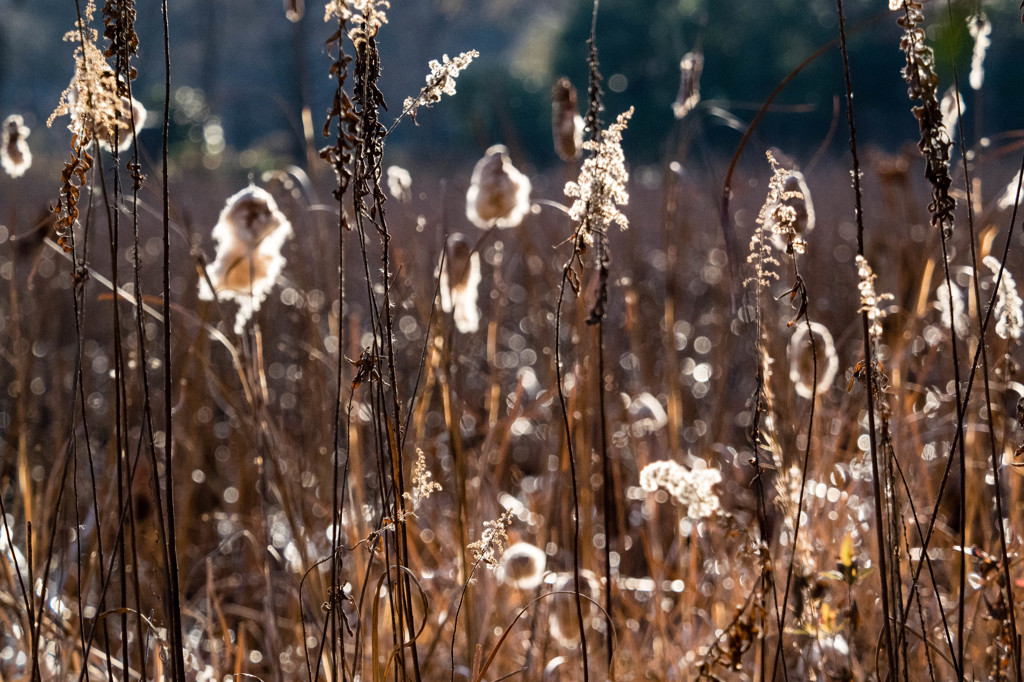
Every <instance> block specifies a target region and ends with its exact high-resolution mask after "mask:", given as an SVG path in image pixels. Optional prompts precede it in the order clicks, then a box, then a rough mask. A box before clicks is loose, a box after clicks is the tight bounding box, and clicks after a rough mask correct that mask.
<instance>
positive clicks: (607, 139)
mask: <svg viewBox="0 0 1024 682" xmlns="http://www.w3.org/2000/svg"><path fill="white" fill-rule="evenodd" d="M632 115H633V107H630V108H629V109H628V110H627V111H624V112H622V113H621V114H619V116H618V118H617V119H616V120H615V123H613V124H611V125H610V126H608V129H607V130H605V131H603V132H602V133H601V136H600V137H599V138H598V139H597V140H587V141H586V142H584V143H583V148H584V149H585V150H587V151H589V152H592V154H590V156H588V157H587V158H586V159H585V160H584V161H583V167H582V168H580V175H579V179H577V180H576V182H569V183H566V185H565V196H567V197H569V198H570V199H575V201H573V203H572V206H570V207H569V217H570V218H572V221H573V222H574V223H575V224H576V225H577V226H578V227H579V228H580V229H581V230H582V233H581V236H582V238H583V240H584V241H586V242H587V243H592V242H593V240H594V233H595V232H601V231H604V230H606V229H607V228H608V226H609V225H611V224H612V223H617V224H618V226H619V227H620V228H621V229H623V230H625V229H626V228H627V227H629V220H628V219H627V218H626V216H625V214H623V213H622V211H620V210H619V206H625V205H626V204H628V203H629V192H627V191H626V183H627V182H629V172H628V171H627V170H626V156H625V154H623V152H622V133H623V131H624V130H625V129H626V125H627V124H628V123H629V119H630V117H631V116H632Z"/></svg>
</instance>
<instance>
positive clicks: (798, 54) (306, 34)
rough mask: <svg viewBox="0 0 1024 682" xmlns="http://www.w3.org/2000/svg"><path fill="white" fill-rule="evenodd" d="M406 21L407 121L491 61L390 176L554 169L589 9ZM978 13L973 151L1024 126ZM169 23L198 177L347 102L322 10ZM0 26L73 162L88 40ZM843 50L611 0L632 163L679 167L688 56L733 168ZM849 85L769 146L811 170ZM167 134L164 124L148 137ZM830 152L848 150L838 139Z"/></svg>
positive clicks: (868, 121) (992, 11)
mask: <svg viewBox="0 0 1024 682" xmlns="http://www.w3.org/2000/svg"><path fill="white" fill-rule="evenodd" d="M980 4H981V5H982V8H983V9H984V11H985V12H986V13H987V14H988V15H989V18H990V20H991V21H992V24H993V33H992V40H993V43H994V45H995V46H997V47H999V49H993V50H992V51H991V53H990V56H989V58H988V61H987V62H986V68H987V76H986V89H987V90H991V91H994V92H1000V93H1004V97H1003V99H1002V101H1004V102H1005V101H1015V99H1020V98H1013V97H1012V96H1011V97H1005V93H1013V92H1017V93H1021V94H1024V93H1022V92H1021V91H1022V87H1021V79H1020V74H1019V69H1018V65H1017V64H1016V63H1014V62H1013V60H1012V58H1011V56H1010V55H1015V54H1020V53H1021V48H1024V30H1022V27H1021V23H1020V17H1019V15H1018V12H1017V8H1016V6H1015V5H1014V4H1013V3H987V2H986V3H980ZM403 5H405V6H403V7H402V11H401V12H393V13H392V17H393V19H392V23H391V24H389V25H388V26H387V27H386V29H385V30H384V31H382V32H381V36H380V42H381V51H382V54H383V60H384V64H383V66H384V72H385V75H384V78H383V80H382V85H383V87H384V90H385V96H386V97H387V101H388V102H390V103H391V105H392V110H393V113H397V112H396V111H394V110H395V109H397V107H398V106H399V105H400V103H401V101H402V100H403V99H404V98H405V97H406V96H409V95H410V94H414V93H415V92H416V91H418V90H419V88H420V87H421V86H422V84H423V79H424V76H425V75H426V73H427V66H426V65H427V61H428V60H430V59H436V58H439V57H440V56H441V54H443V53H449V54H452V55H454V54H458V53H459V52H461V51H465V50H468V49H477V50H479V51H480V54H481V57H480V59H479V60H478V61H477V62H476V63H474V65H473V67H472V68H471V69H469V70H468V71H467V73H466V74H464V76H463V77H462V78H461V79H460V82H459V85H458V88H459V91H460V96H459V97H456V98H454V99H452V100H451V101H448V102H445V104H444V106H440V107H436V108H434V109H433V110H429V111H424V112H423V113H422V114H421V115H420V119H419V122H420V126H419V128H416V127H414V126H411V125H410V126H402V127H400V128H399V129H398V130H397V131H396V134H395V137H394V139H393V140H392V144H391V145H390V146H389V150H390V153H392V154H394V155H395V159H394V160H395V161H396V162H399V163H402V162H405V163H409V164H410V165H415V160H416V158H417V157H426V158H430V159H431V160H432V162H435V163H442V164H444V163H453V164H458V165H459V167H461V166H462V165H464V164H465V163H466V162H467V161H468V160H470V159H473V158H476V157H477V156H479V154H480V153H481V152H482V151H483V149H485V148H486V147H488V146H489V145H491V144H493V143H495V142H502V143H504V144H506V145H508V146H509V148H510V149H511V151H512V153H513V156H515V157H518V158H520V159H522V160H523V161H524V162H526V163H529V164H531V165H533V166H536V167H547V166H552V165H555V164H556V163H557V158H556V157H555V155H554V152H553V150H552V149H551V143H550V139H551V134H550V125H551V124H550V87H551V84H552V83H553V82H554V80H555V79H556V78H557V77H558V76H560V75H568V76H569V77H570V78H571V79H572V80H573V82H574V83H575V84H576V86H577V88H579V89H580V90H581V91H583V90H584V89H585V87H586V70H585V62H584V59H585V56H586V44H585V41H586V37H587V35H588V33H589V30H590V20H591V8H592V3H591V2H590V0H545V1H544V2H540V1H539V0H514V1H509V0H474V1H472V2H470V1H468V0H419V1H417V2H415V3H403ZM978 8H979V2H977V1H975V2H954V3H953V5H952V10H951V12H950V11H947V7H946V4H945V3H928V4H927V5H926V12H927V13H928V18H929V22H930V28H929V38H930V39H931V40H932V42H933V44H934V45H935V47H936V48H937V49H936V52H937V55H938V59H939V68H940V73H941V74H942V75H943V85H942V87H943V89H945V87H948V86H949V85H951V84H952V73H953V69H952V66H953V64H954V61H951V55H955V64H956V66H957V67H958V70H959V74H960V80H961V81H962V84H961V88H960V89H961V91H962V92H964V94H965V97H966V104H967V121H968V128H967V130H968V134H969V136H973V135H975V134H976V133H977V132H978V131H976V130H975V128H974V127H973V126H974V122H973V118H972V117H973V116H974V115H975V114H976V112H978V111H979V109H980V110H982V111H984V112H985V121H984V125H983V130H982V131H980V132H981V133H992V132H996V131H1001V130H1006V129H1009V128H1016V127H1019V119H1020V113H1019V111H1017V110H1015V109H1013V108H1010V109H1007V108H1005V107H1004V108H1000V109H992V110H988V109H985V108H984V107H980V108H979V107H978V106H977V105H978V102H976V101H975V97H973V96H972V93H971V94H969V93H968V92H967V91H968V89H969V88H968V87H967V84H966V72H967V69H968V68H969V63H970V53H971V47H972V41H971V39H970V36H969V35H968V33H967V28H966V21H965V19H966V17H967V16H968V15H969V14H971V13H972V12H975V11H977V10H978ZM846 10H847V13H848V21H849V25H850V26H851V27H856V26H858V25H861V24H864V23H865V22H870V20H871V19H873V18H877V20H876V21H873V22H870V23H867V25H865V26H863V27H862V28H860V29H859V30H856V31H855V32H854V33H853V35H852V36H851V50H852V51H853V55H852V57H853V63H854V64H855V67H854V73H853V76H854V79H855V83H854V86H855V91H856V95H857V97H858V103H859V105H860V108H859V110H858V116H859V121H858V125H859V127H860V128H861V130H862V133H863V134H864V136H865V141H867V142H869V143H870V142H873V141H874V142H877V143H878V144H885V145H886V146H893V145H894V144H896V145H898V143H899V142H901V141H902V140H905V139H914V138H915V134H916V130H915V123H914V121H913V119H912V117H911V116H910V115H909V113H908V115H907V116H906V117H904V118H902V119H899V120H893V119H892V116H891V114H888V113H886V114H883V113H882V112H883V111H886V110H885V109H883V105H884V103H886V102H889V103H891V102H892V101H894V100H893V98H894V97H897V98H898V97H905V93H904V89H905V85H904V83H903V80H902V78H901V76H900V74H899V69H900V66H901V64H902V63H903V57H902V55H901V53H900V52H899V51H898V49H897V47H896V45H897V44H898V35H899V28H898V27H897V26H896V24H895V17H894V16H892V15H891V13H889V12H888V11H887V7H886V5H885V3H882V2H878V1H874V0H871V1H869V0H851V1H849V2H847V3H846ZM170 11H171V13H172V16H171V25H172V26H176V27H178V28H177V30H176V32H175V33H174V34H173V35H172V36H171V40H172V46H171V47H172V51H173V60H174V64H173V83H174V88H175V97H174V101H173V102H172V110H173V130H172V135H173V141H176V142H178V143H179V144H177V146H176V149H177V151H178V152H179V153H185V152H184V150H185V147H186V146H188V145H184V144H180V143H182V142H185V141H186V140H188V141H191V142H193V143H194V142H202V143H203V149H204V150H205V152H204V159H193V160H192V161H195V162H200V161H201V162H203V163H205V164H206V165H207V166H210V165H219V164H224V163H225V162H226V163H227V165H228V166H229V167H230V166H231V165H232V164H237V166H238V167H239V168H240V169H243V170H244V169H246V168H249V169H255V170H259V169H260V167H261V166H266V167H269V166H272V165H275V164H279V163H280V162H282V161H288V162H296V161H300V160H301V159H302V156H303V145H302V120H301V105H302V102H303V101H307V102H309V104H310V111H311V113H312V124H313V129H314V130H318V129H319V128H320V126H321V122H322V119H323V117H324V115H325V112H326V108H327V102H328V96H329V93H330V91H331V88H332V87H333V86H332V83H331V81H330V79H329V78H328V77H327V73H326V67H327V65H328V59H327V57H326V56H325V55H324V52H323V47H322V42H323V39H324V38H325V37H326V36H327V34H328V29H327V27H325V26H324V25H323V22H322V18H323V17H322V8H321V7H320V4H319V3H317V2H313V3H309V4H308V5H307V11H306V14H305V16H304V17H303V18H302V20H301V21H299V22H297V23H293V22H290V21H288V20H287V19H286V18H285V12H284V8H283V6H282V3H281V2H280V0H219V1H218V2H208V1H207V0H178V1H176V2H172V3H170ZM0 16H2V17H3V21H0V103H2V109H3V111H4V112H6V113H10V112H14V111H17V112H20V113H22V114H23V115H25V116H26V122H27V123H28V124H29V125H30V126H31V127H32V128H33V130H36V131H37V133H34V135H38V136H37V137H35V138H34V143H35V144H36V145H49V144H50V143H52V144H54V145H56V144H59V145H61V146H63V144H64V142H63V141H61V140H62V139H63V138H62V137H59V136H54V135H53V131H51V132H50V133H49V137H47V135H48V134H47V133H45V132H43V129H42V127H41V125H40V124H41V123H42V122H43V121H45V119H46V118H47V116H48V115H49V113H50V112H51V111H52V110H53V108H54V106H55V105H56V102H57V98H58V95H59V93H60V91H61V90H62V89H63V88H64V87H65V86H66V84H67V82H68V80H69V79H70V76H71V72H72V59H71V53H72V50H73V46H72V45H70V44H62V43H61V42H60V36H61V35H63V33H64V32H66V31H67V30H69V29H70V28H71V27H72V24H73V21H74V19H75V3H74V2H71V1H70V0H0ZM181 27H186V28H185V29H183V28H181ZM138 31H139V34H140V42H141V45H142V48H141V53H140V60H139V73H140V77H139V80H138V81H137V83H136V85H135V87H136V89H137V96H139V98H140V99H141V100H142V101H143V102H144V103H145V104H147V105H148V106H149V107H150V108H154V107H156V108H159V104H160V100H161V97H162V69H163V67H162V62H161V60H162V55H161V54H160V50H159V49H158V47H159V46H160V44H161V39H160V33H159V31H160V17H159V12H158V11H157V8H156V7H153V8H149V7H141V8H140V9H139V16H138ZM835 37H836V18H835V5H834V3H832V2H829V1H828V0H815V1H813V2H808V1H807V0H777V1H774V2H771V3H760V2H748V1H743V0H646V1H645V2H636V1H635V0H603V1H602V3H601V12H600V16H599V20H598V42H599V47H600V59H601V69H602V72H603V74H604V76H605V83H604V90H605V94H606V107H607V112H606V114H605V118H606V120H607V119H609V118H610V117H612V116H614V114H615V113H617V112H619V111H622V110H624V109H626V108H627V107H628V106H631V105H635V106H636V115H635V117H634V120H633V123H632V125H631V126H630V134H629V135H628V136H627V139H626V141H625V144H626V152H627V156H628V158H630V159H631V160H632V161H633V162H642V163H653V162H657V161H659V160H661V159H663V158H664V157H665V155H666V154H667V153H670V151H669V150H668V149H666V148H665V147H666V142H665V140H667V139H669V138H670V137H671V136H669V135H667V134H666V131H667V130H668V129H670V127H671V126H673V125H675V120H674V118H673V116H672V111H671V104H672V102H673V100H674V99H675V95H676V91H677V89H678V85H679V60H680V58H681V57H682V56H683V55H684V54H685V53H686V52H688V51H691V50H694V49H698V50H701V51H702V52H703V53H704V58H705V66H704V73H703V78H702V82H701V87H702V95H703V104H702V106H701V107H700V108H699V109H698V110H697V111H695V112H694V113H693V114H691V116H690V117H688V120H687V121H686V125H687V126H696V128H695V131H696V132H697V134H696V135H695V139H697V140H698V141H699V142H700V143H701V144H702V145H703V146H704V147H705V148H707V149H710V150H712V151H713V152H716V151H717V152H723V153H724V152H728V151H730V150H731V149H732V147H733V146H734V145H735V144H736V142H737V141H738V139H739V133H738V132H737V131H736V130H735V128H737V127H741V126H742V125H745V124H746V123H747V122H749V121H750V119H751V118H752V117H753V115H754V113H755V111H756V109H757V107H758V106H759V105H760V103H761V102H762V101H763V100H764V98H765V97H766V96H767V95H768V94H769V93H770V92H771V90H772V89H773V88H774V87H775V86H776V85H777V84H778V83H779V81H780V80H781V79H782V78H783V77H784V76H785V75H786V74H787V73H789V72H790V71H792V70H793V69H794V68H796V67H797V66H798V65H800V64H801V62H803V61H804V60H805V59H806V58H807V57H808V56H810V55H811V54H813V53H814V52H815V51H816V50H818V49H819V48H820V47H822V46H824V45H826V44H828V43H829V41H831V40H833V39H834V38H835ZM841 87H842V79H841V77H840V63H839V54H838V50H837V49H830V50H828V51H827V52H826V53H825V54H824V55H823V56H822V57H821V58H820V59H818V60H816V61H815V62H814V63H813V64H811V65H810V66H808V67H807V68H806V69H805V70H804V72H803V73H801V74H800V75H799V76H798V77H797V78H796V79H795V80H794V81H793V82H792V83H791V85H790V86H789V87H788V88H787V89H786V91H785V92H784V93H783V95H782V96H781V97H780V98H779V100H778V101H777V103H776V107H775V108H774V110H773V111H772V112H771V114H770V115H769V116H768V117H767V118H766V120H765V121H764V124H763V127H762V131H761V138H762V140H764V141H766V144H767V143H770V144H772V145H777V146H779V147H782V148H784V149H787V150H791V151H792V152H793V153H795V154H796V155H797V156H801V155H803V156H809V155H811V154H813V152H814V150H816V149H817V148H818V147H819V146H820V145H821V144H822V143H823V141H825V140H827V139H828V136H829V130H830V128H831V126H832V121H833V119H834V118H835V117H836V116H842V115H843V114H842V112H841V110H839V109H837V105H835V104H834V102H835V101H836V98H837V97H838V96H839V95H840V94H841V92H840V91H841ZM982 92H984V91H982ZM839 101H841V98H840V100H839ZM908 106H909V103H908ZM889 111H891V109H889ZM158 120H159V117H153V118H152V119H151V125H158V123H157V122H158ZM147 132H148V133H150V134H148V135H147ZM691 132H692V131H691ZM156 137H157V135H156V134H155V129H154V130H151V131H144V133H143V135H142V144H143V145H146V144H147V143H151V142H153V141H154V140H155V139H156ZM969 139H970V138H969ZM319 143H320V140H319V139H315V140H314V144H316V145H319ZM831 144H832V146H833V148H835V149H837V150H838V149H841V148H845V133H843V132H842V128H840V129H839V133H838V134H837V135H836V136H835V137H834V138H833V139H832V142H831ZM835 145H841V146H840V147H837V146H835ZM453 150H454V151H453ZM462 156H465V158H462ZM187 161H189V159H184V160H182V162H187ZM218 167H219V166H218ZM439 170H444V169H443V168H442V169H439Z"/></svg>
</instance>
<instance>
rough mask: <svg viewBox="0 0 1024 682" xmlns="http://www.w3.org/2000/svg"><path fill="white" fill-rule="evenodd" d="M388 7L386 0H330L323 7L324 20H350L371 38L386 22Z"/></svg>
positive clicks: (389, 7) (389, 5)
mask: <svg viewBox="0 0 1024 682" xmlns="http://www.w3.org/2000/svg"><path fill="white" fill-rule="evenodd" d="M388 9H391V3H390V2H389V1H388V0H330V2H328V3H327V6H326V7H325V8H324V21H331V20H332V19H337V20H338V21H352V22H353V23H355V24H356V25H357V26H356V28H359V29H362V31H363V33H364V34H365V35H366V37H367V38H372V37H373V36H375V35H377V32H378V31H379V30H380V27H381V26H383V25H384V24H386V23H388V16H387V13H386V12H385V10H388Z"/></svg>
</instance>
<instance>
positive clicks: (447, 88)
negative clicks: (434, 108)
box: [402, 50, 480, 121]
mask: <svg viewBox="0 0 1024 682" xmlns="http://www.w3.org/2000/svg"><path fill="white" fill-rule="evenodd" d="M479 56H480V53H479V52H477V51H476V50H470V51H469V52H463V53H462V54H460V55H459V56H458V57H456V58H455V59H449V58H448V55H443V56H442V57H441V61H440V62H439V61H437V60H436V59H431V60H430V62H429V63H428V64H427V66H428V67H430V73H428V74H427V84H426V86H424V87H423V89H422V90H420V94H418V95H417V96H416V97H406V98H405V102H404V103H403V104H402V114H403V115H406V116H409V117H410V118H411V119H412V120H413V121H415V120H416V111H417V109H419V108H420V107H429V106H431V105H432V104H434V103H436V102H440V101H441V96H442V95H454V94H455V79H456V78H458V77H459V74H460V73H462V72H463V71H464V70H465V69H466V67H467V66H469V65H470V63H471V62H472V61H473V60H474V59H475V58H477V57H479Z"/></svg>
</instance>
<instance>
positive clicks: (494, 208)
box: [466, 144, 531, 230]
mask: <svg viewBox="0 0 1024 682" xmlns="http://www.w3.org/2000/svg"><path fill="white" fill-rule="evenodd" d="M530 189H531V186H530V179H529V178H528V177H526V176H525V175H523V174H522V173H520V172H519V171H518V170H516V168H515V166H513V165H512V161H511V159H509V157H508V149H507V148H505V146H504V145H500V144H496V145H494V146H493V147H491V148H490V149H488V150H487V152H486V153H485V154H484V158H482V159H480V160H479V161H477V163H476V166H475V167H474V168H473V178H472V181H471V183H470V186H469V191H468V192H466V217H467V218H469V220H470V221H471V222H472V223H473V224H474V225H476V226H477V227H479V228H480V229H483V230H487V229H490V228H492V227H503V228H507V227H516V226H518V225H519V224H520V223H521V222H523V218H524V217H525V216H526V214H527V213H529V211H530Z"/></svg>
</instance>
